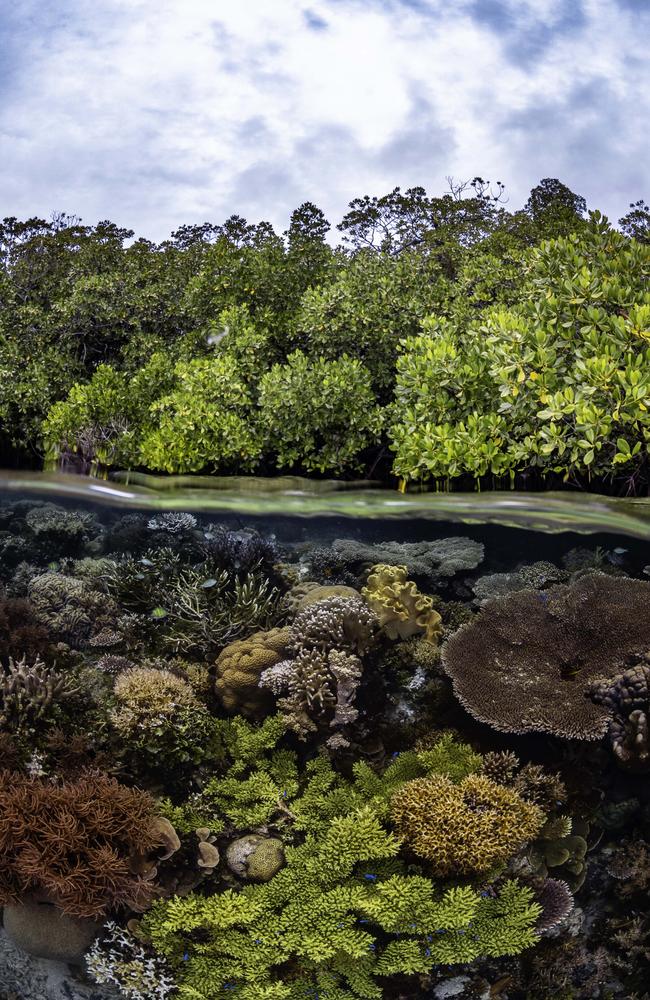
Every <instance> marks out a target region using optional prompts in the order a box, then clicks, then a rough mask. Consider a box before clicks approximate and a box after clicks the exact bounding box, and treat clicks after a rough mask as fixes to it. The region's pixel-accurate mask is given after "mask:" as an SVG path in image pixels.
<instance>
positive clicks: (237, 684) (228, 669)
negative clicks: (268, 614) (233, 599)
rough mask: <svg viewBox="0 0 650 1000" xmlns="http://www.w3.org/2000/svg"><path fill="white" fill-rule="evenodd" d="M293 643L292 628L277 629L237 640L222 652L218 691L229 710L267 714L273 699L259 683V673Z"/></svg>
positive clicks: (250, 715) (279, 658) (217, 684)
mask: <svg viewBox="0 0 650 1000" xmlns="http://www.w3.org/2000/svg"><path fill="white" fill-rule="evenodd" d="M290 642H291V632H290V630H289V629H288V628H276V629H271V630H270V631H268V632H255V633H254V634H253V635H250V636H249V637H248V638H247V639H238V640H237V641H236V642H231V643H230V644H229V645H228V646H226V647H225V649H223V650H222V651H221V653H220V654H219V656H218V658H217V662H216V665H215V666H216V681H215V690H216V692H217V695H218V697H219V698H220V700H221V703H222V705H223V707H224V708H225V709H226V711H227V712H231V713H234V712H241V714H242V715H245V716H247V717H253V718H254V717H256V716H259V715H264V714H265V713H268V710H269V709H270V708H271V707H272V705H273V699H272V698H271V697H270V694H269V692H268V691H265V690H264V689H263V688H261V687H260V686H259V681H260V676H261V675H262V673H263V671H265V670H268V669H269V668H270V667H273V666H275V665H276V664H277V663H279V662H280V661H281V660H282V659H283V658H284V657H285V656H286V654H287V652H288V647H289V644H290Z"/></svg>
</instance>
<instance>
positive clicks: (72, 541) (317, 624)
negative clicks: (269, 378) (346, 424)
mask: <svg viewBox="0 0 650 1000" xmlns="http://www.w3.org/2000/svg"><path fill="white" fill-rule="evenodd" d="M135 478H136V479H137V478H138V477H135ZM139 478H140V482H138V483H134V482H133V477H131V481H130V482H129V481H123V482H121V483H120V482H117V481H116V480H111V481H108V480H106V481H101V480H95V481H92V480H85V479H84V478H83V477H65V476H58V477H47V476H40V477H39V476H38V475H36V474H33V475H31V474H22V475H19V474H16V475H15V476H13V477H11V476H5V477H4V479H3V480H2V481H1V482H0V661H1V664H2V675H1V686H0V761H1V764H0V766H1V767H2V780H1V783H0V799H1V805H0V905H2V907H3V908H4V909H3V930H2V934H1V936H0V998H1V1000H36V998H38V1000H64V998H68V1000H70V998H73V1000H108V998H112V997H115V998H120V997H124V998H128V1000H159V998H161V1000H164V998H168V997H169V998H173V997H178V998H179V1000H221V998H232V1000H305V998H310V1000H445V998H450V997H454V998H458V1000H479V998H480V1000H492V998H500V1000H594V998H603V1000H605V998H608V1000H624V998H625V1000H628V998H629V1000H633V998H635V1000H642V998H648V997H650V991H649V989H648V985H647V984H648V982H649V981H650V912H649V909H648V891H649V889H650V789H649V783H648V775H649V774H650V732H649V728H648V725H649V723H648V715H649V712H650V520H649V519H648V518H649V514H648V505H647V502H645V503H644V502H637V503H636V504H635V503H634V502H631V503H626V502H623V501H614V500H607V499H606V498H592V499H591V500H590V499H589V498H588V497H582V498H581V499H579V500H578V501H576V500H575V499H574V498H572V497H571V496H570V495H566V494H565V495H564V496H563V497H560V496H554V495H553V494H546V495H544V496H543V497H540V496H539V495H537V496H535V495H534V494H533V495H528V496H526V497H523V498H522V495H521V494H508V493H503V494H500V495H496V494H487V495H481V494H475V495H472V496H468V495H456V496H454V495H450V494H446V495H440V496H438V497H437V496H435V495H431V494H429V495H426V496H418V495H417V494H411V495H407V496H401V495H400V494H399V493H396V492H392V493H391V492H389V491H383V492H382V491H377V492H374V493H373V491H372V490H369V491H368V490H365V491H364V490H363V489H362V488H361V487H359V488H357V487H356V486H355V484H346V485H345V487H344V488H343V487H342V488H340V489H334V488H327V486H326V484H325V485H321V487H317V485H314V486H313V489H311V491H310V490H309V489H305V488H304V487H303V485H302V484H301V481H299V480H295V481H289V480H284V481H282V480H281V481H279V482H278V483H277V484H276V485H275V486H274V487H273V486H271V485H269V483H268V481H267V482H266V483H265V484H262V485H259V484H258V487H257V488H254V485H255V484H254V483H253V482H252V481H251V483H250V484H249V486H248V488H247V490H246V491H244V490H243V488H241V489H239V490H237V489H233V488H232V483H231V488H230V489H224V490H223V491H222V492H221V493H220V492H219V490H218V489H215V480H211V484H212V488H211V489H209V490H203V491H202V490H201V489H199V488H197V489H189V488H187V489H185V490H183V489H180V490H178V489H177V490H176V492H174V491H173V490H172V491H168V492H167V493H165V492H163V491H160V490H157V489H156V487H155V483H153V481H151V480H148V478H147V477H139ZM193 482H194V484H196V483H197V481H196V480H194V481H193ZM235 485H236V484H235ZM181 486H182V483H181Z"/></svg>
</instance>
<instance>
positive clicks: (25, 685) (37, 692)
mask: <svg viewBox="0 0 650 1000" xmlns="http://www.w3.org/2000/svg"><path fill="white" fill-rule="evenodd" d="M78 691H79V688H78V687H77V686H76V684H75V682H74V681H73V680H72V679H71V678H69V677H66V676H65V675H64V674H61V673H59V672H58V671H56V670H55V669H54V668H53V667H50V666H47V665H46V664H45V663H43V661H42V660H41V659H39V657H36V659H35V660H34V661H33V662H28V660H27V657H26V656H23V657H22V659H20V660H17V661H16V660H13V659H12V658H11V657H10V659H9V664H8V666H7V667H6V668H4V671H2V672H0V729H6V730H9V731H10V732H14V733H17V732H21V731H23V732H24V731H30V730H33V729H34V728H35V727H37V726H39V725H40V724H42V723H43V722H46V721H47V720H48V717H50V718H51V717H52V715H53V713H54V712H55V710H56V708H57V706H58V704H59V702H61V701H64V700H65V699H66V698H70V697H72V695H74V694H77V693H78Z"/></svg>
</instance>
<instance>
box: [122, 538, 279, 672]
mask: <svg viewBox="0 0 650 1000" xmlns="http://www.w3.org/2000/svg"><path fill="white" fill-rule="evenodd" d="M106 585H107V587H108V590H109V593H111V594H112V595H113V596H114V597H115V599H116V600H117V601H118V602H119V603H120V605H121V607H122V608H123V609H124V610H125V611H126V612H128V613H129V615H130V616H133V617H132V618H131V620H130V623H129V622H128V621H123V620H120V627H121V629H122V631H123V632H124V633H125V634H126V636H127V641H135V637H136V636H139V640H140V642H143V641H147V642H148V645H149V648H151V647H153V648H154V649H157V650H161V651H163V652H167V653H173V654H182V655H192V656H194V655H196V656H200V657H201V658H203V657H209V656H213V655H215V654H216V653H217V652H218V651H219V650H220V649H222V648H223V647H224V646H226V645H228V643H230V642H234V641H235V640H236V639H241V638H244V637H245V636H247V635H250V634H252V633H253V632H256V631H259V630H260V629H266V628H270V627H271V626H274V625H277V624H280V623H281V621H282V619H283V617H284V616H285V610H284V608H283V605H282V596H283V595H282V593H281V591H280V590H279V589H278V587H276V586H274V585H273V584H272V583H271V581H270V580H269V579H268V577H267V576H265V575H264V574H262V573H261V572H259V571H257V570H256V571H250V572H249V571H245V572H244V571H241V572H239V571H237V572H235V571H233V570H229V569H219V570H218V569H215V567H214V565H206V564H201V565H199V566H191V565H188V564H187V563H185V562H184V561H183V560H182V558H181V555H180V554H179V553H178V552H175V551H173V550H172V549H170V548H168V547H163V548H161V549H157V550H156V549H151V550H147V551H146V552H145V555H144V556H142V558H139V559H136V558H134V557H132V556H128V557H126V558H123V559H121V560H119V561H113V563H112V565H111V568H110V570H109V571H108V572H107V574H106Z"/></svg>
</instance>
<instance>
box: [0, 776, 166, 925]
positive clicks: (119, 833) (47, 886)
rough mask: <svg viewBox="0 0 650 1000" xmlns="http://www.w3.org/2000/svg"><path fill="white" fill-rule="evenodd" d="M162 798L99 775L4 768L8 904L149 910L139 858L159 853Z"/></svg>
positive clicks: (3, 885) (0, 847)
mask: <svg viewBox="0 0 650 1000" xmlns="http://www.w3.org/2000/svg"><path fill="white" fill-rule="evenodd" d="M154 816H155V803H154V800H153V799H152V798H151V797H150V796H149V795H147V794H146V793H144V792H141V791H138V790H137V789H134V788H127V787H125V786H124V785H120V784H118V782H117V781H115V780H114V779H113V778H109V777H108V776H106V775H103V774H100V773H99V772H87V773H86V774H84V775H83V776H82V777H80V778H78V779H77V780H76V781H71V782H66V783H62V784H57V783H55V782H52V781H49V780H46V779H42V778H37V777H31V776H26V775H22V774H17V773H15V772H12V771H3V772H0V903H2V904H3V905H5V904H12V903H18V902H19V901H21V900H23V899H25V898H28V897H34V898H36V899H43V900H47V901H48V902H51V903H54V904H55V905H56V906H58V907H59V908H60V909H61V910H62V911H63V912H64V913H66V914H68V915H69V916H73V917H94V916H101V915H103V914H105V913H108V912H109V910H111V909H113V908H114V907H119V906H124V905H126V906H133V907H136V908H138V907H144V906H145V905H146V904H147V902H148V901H149V900H150V899H151V897H152V894H153V891H154V890H153V887H152V884H151V882H149V881H146V880H144V879H142V878H140V877H138V876H137V875H134V874H133V872H132V869H131V864H130V863H131V859H132V858H134V857H135V856H136V855H137V854H139V853H144V852H147V851H151V850H153V849H154V848H155V847H156V846H157V844H158V842H159V838H158V835H157V833H156V830H155V828H154V826H153V820H154Z"/></svg>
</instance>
